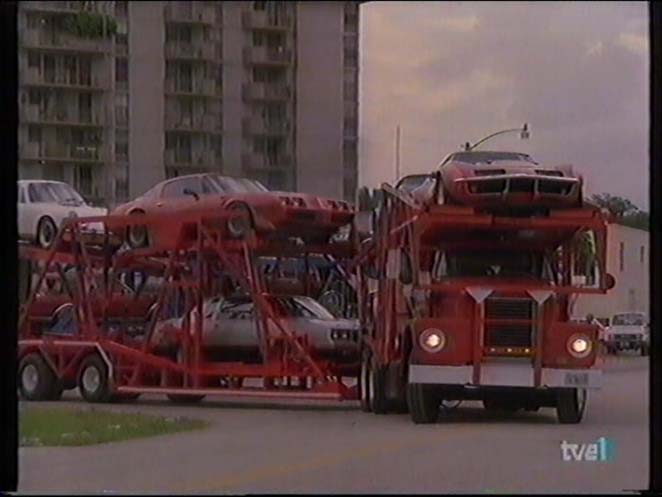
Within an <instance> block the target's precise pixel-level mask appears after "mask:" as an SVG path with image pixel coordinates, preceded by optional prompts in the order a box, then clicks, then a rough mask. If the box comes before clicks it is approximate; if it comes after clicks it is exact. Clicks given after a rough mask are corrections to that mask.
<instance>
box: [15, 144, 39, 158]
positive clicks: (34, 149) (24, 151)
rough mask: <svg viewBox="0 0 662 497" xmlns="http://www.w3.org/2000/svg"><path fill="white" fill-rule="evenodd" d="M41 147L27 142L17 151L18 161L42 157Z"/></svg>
mask: <svg viewBox="0 0 662 497" xmlns="http://www.w3.org/2000/svg"><path fill="white" fill-rule="evenodd" d="M42 150H43V147H42V144H41V143H35V142H27V143H23V144H21V146H20V147H19V150H18V157H19V159H23V160H37V159H39V158H41V157H43V156H44V154H43V152H42Z"/></svg>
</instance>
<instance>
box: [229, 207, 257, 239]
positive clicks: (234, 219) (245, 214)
mask: <svg viewBox="0 0 662 497" xmlns="http://www.w3.org/2000/svg"><path fill="white" fill-rule="evenodd" d="M228 211H229V212H230V215H231V217H230V218H229V219H228V221H227V228H228V233H229V234H230V236H231V237H232V238H245V237H246V236H248V234H249V233H250V232H251V231H252V230H253V229H254V223H253V216H252V214H251V210H250V208H249V207H248V206H247V205H246V204H244V203H243V202H238V203H234V204H231V205H230V206H228Z"/></svg>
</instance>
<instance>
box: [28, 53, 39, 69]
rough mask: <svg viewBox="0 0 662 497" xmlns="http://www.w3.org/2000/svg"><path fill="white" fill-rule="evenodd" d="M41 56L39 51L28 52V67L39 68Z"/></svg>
mask: <svg viewBox="0 0 662 497" xmlns="http://www.w3.org/2000/svg"><path fill="white" fill-rule="evenodd" d="M39 65H40V57H39V54H38V53H35V52H30V53H28V67H30V68H37V69H39Z"/></svg>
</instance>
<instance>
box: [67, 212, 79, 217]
mask: <svg viewBox="0 0 662 497" xmlns="http://www.w3.org/2000/svg"><path fill="white" fill-rule="evenodd" d="M67 216H68V217H78V214H77V213H76V211H69V214H67Z"/></svg>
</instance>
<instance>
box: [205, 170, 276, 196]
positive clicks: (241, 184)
mask: <svg viewBox="0 0 662 497" xmlns="http://www.w3.org/2000/svg"><path fill="white" fill-rule="evenodd" d="M209 178H210V179H211V180H212V181H213V183H214V186H216V187H217V188H218V192H219V193H264V192H268V191H269V190H268V189H267V188H266V187H265V186H264V185H263V184H262V183H260V182H259V181H256V180H253V179H248V178H231V177H229V176H221V175H218V174H214V175H210V176H209Z"/></svg>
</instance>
